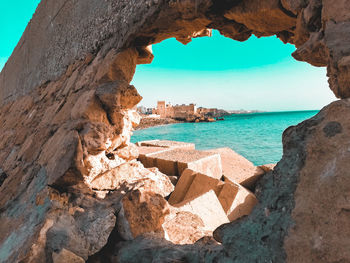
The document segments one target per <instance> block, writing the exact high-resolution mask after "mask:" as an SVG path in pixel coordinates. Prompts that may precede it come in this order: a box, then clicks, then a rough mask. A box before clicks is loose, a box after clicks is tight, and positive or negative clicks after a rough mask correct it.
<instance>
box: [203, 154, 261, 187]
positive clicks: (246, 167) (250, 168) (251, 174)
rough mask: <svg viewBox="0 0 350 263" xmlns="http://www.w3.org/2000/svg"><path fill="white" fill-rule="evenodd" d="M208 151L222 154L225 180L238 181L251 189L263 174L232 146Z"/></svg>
mask: <svg viewBox="0 0 350 263" xmlns="http://www.w3.org/2000/svg"><path fill="white" fill-rule="evenodd" d="M206 152H209V153H217V154H219V155H220V157H221V162H222V172H223V175H224V178H225V181H230V182H232V183H238V184H241V185H243V186H244V187H247V188H250V189H251V188H253V187H254V185H255V183H256V181H257V180H258V179H259V178H260V177H261V175H262V174H263V172H262V170H261V169H260V168H258V167H256V166H254V164H253V163H252V162H250V161H249V160H247V159H246V158H244V157H243V156H241V155H239V154H238V153H236V152H235V151H233V150H232V149H230V148H218V149H211V150H207V151H206Z"/></svg>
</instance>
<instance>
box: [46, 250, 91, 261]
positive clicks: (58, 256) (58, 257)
mask: <svg viewBox="0 0 350 263" xmlns="http://www.w3.org/2000/svg"><path fill="white" fill-rule="evenodd" d="M52 260H53V263H84V262H85V260H84V259H82V258H81V257H78V256H77V255H75V254H74V253H72V252H70V251H69V250H67V249H65V248H63V249H62V250H61V251H60V252H59V253H56V252H54V253H53V254H52Z"/></svg>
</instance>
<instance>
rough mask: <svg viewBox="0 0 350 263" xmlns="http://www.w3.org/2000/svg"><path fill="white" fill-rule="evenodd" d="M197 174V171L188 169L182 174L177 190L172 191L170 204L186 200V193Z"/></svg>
mask: <svg viewBox="0 0 350 263" xmlns="http://www.w3.org/2000/svg"><path fill="white" fill-rule="evenodd" d="M195 176H196V172H194V171H192V170H190V169H186V170H185V171H184V172H183V173H182V174H181V176H180V178H179V180H178V181H177V184H176V187H175V190H174V191H173V192H172V193H171V195H170V198H169V200H168V202H169V204H171V205H175V204H177V203H180V202H181V201H183V200H184V198H185V195H186V193H187V191H188V189H189V188H190V186H191V184H192V182H193V180H194V178H195Z"/></svg>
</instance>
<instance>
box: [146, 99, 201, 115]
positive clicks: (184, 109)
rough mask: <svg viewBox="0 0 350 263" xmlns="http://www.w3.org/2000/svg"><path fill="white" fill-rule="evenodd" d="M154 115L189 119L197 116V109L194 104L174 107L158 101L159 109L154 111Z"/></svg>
mask: <svg viewBox="0 0 350 263" xmlns="http://www.w3.org/2000/svg"><path fill="white" fill-rule="evenodd" d="M152 113H153V114H157V115H159V116H160V117H161V118H173V119H188V118H190V117H192V116H194V115H195V114H197V107H196V104H194V103H191V104H188V105H185V104H182V105H175V106H173V105H171V104H170V103H168V104H166V103H165V101H158V102H157V108H155V109H153V112H152Z"/></svg>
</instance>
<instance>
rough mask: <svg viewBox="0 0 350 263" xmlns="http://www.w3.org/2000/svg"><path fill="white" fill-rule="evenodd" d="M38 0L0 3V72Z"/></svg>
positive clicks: (3, 1)
mask: <svg viewBox="0 0 350 263" xmlns="http://www.w3.org/2000/svg"><path fill="white" fill-rule="evenodd" d="M39 2H40V0H16V1H5V0H2V1H0V10H1V14H0V39H1V41H0V70H2V68H3V66H4V65H5V63H6V61H7V59H8V58H9V57H10V55H11V53H12V51H13V50H14V48H15V47H16V45H17V43H18V41H19V40H20V38H21V36H22V34H23V32H24V30H25V28H26V26H27V24H28V22H29V21H30V19H31V18H32V16H33V14H34V12H35V9H36V7H37V6H38V4H39Z"/></svg>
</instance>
